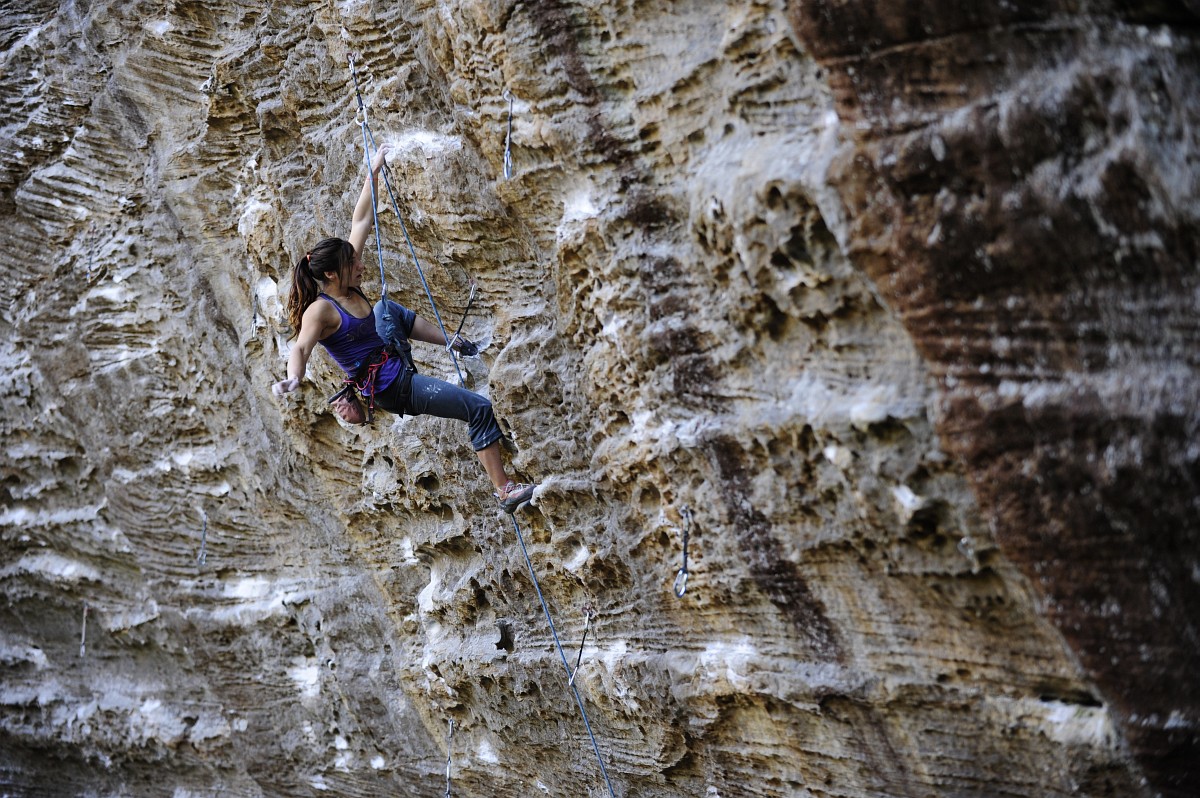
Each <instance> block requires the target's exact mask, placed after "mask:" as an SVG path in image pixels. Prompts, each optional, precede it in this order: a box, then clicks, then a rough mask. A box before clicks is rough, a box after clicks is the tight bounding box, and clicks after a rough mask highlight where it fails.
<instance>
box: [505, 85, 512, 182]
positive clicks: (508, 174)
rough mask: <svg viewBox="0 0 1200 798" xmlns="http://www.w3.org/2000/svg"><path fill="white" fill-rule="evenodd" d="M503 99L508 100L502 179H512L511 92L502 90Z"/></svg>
mask: <svg viewBox="0 0 1200 798" xmlns="http://www.w3.org/2000/svg"><path fill="white" fill-rule="evenodd" d="M504 99H506V100H508V133H507V134H505V136H504V179H505V180H511V179H512V106H513V98H512V92H510V91H509V90H508V89H505V90H504Z"/></svg>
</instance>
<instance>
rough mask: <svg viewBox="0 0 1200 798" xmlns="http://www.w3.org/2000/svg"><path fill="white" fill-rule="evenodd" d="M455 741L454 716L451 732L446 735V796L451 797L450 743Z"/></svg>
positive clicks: (451, 722) (451, 721)
mask: <svg viewBox="0 0 1200 798" xmlns="http://www.w3.org/2000/svg"><path fill="white" fill-rule="evenodd" d="M452 742H454V718H451V719H450V734H449V735H447V737H446V798H450V744H451V743H452Z"/></svg>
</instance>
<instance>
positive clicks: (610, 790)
mask: <svg viewBox="0 0 1200 798" xmlns="http://www.w3.org/2000/svg"><path fill="white" fill-rule="evenodd" d="M509 518H511V519H512V525H513V529H514V530H516V532H517V542H519V543H520V544H521V553H522V554H524V555H525V565H527V566H528V567H529V578H530V579H532V580H533V589H534V590H535V591H536V592H537V597H538V601H540V602H541V603H542V612H544V613H545V614H546V623H548V624H549V625H550V636H551V637H553V638H554V645H555V647H557V648H558V656H559V657H561V658H562V664H563V667H564V668H566V670H567V676H568V677H571V678H570V679H569V680H568V681H567V686H568V687H570V688H571V692H572V693H574V694H575V703H576V704H577V705H578V706H579V714H580V715H582V716H583V725H584V727H585V728H586V729H587V733H588V737H589V738H590V739H591V741H592V750H593V751H595V752H596V763H597V764H598V765H600V775H602V776H603V777H604V784H605V786H607V787H608V794H609V795H610V796H612V798H616V796H617V794H616V793H615V792H614V791H613V786H612V782H611V781H609V779H608V770H607V769H606V768H605V767H604V758H603V757H602V756H601V755H600V745H599V744H598V743H597V742H596V735H594V734H592V724H591V722H590V721H588V715H587V710H586V709H584V707H583V699H582V698H580V696H579V689H578V688H576V687H575V683H574V677H573V676H571V665H570V663H568V662H567V653H566V652H565V651H563V647H562V643H561V642H559V639H558V632H557V631H556V630H555V628H554V620H553V619H552V618H551V617H550V608H549V607H548V606H546V598H545V596H543V595H542V588H541V585H539V584H538V578H537V574H535V573H534V571H533V560H531V559H529V549H527V548H525V537H524V535H522V534H521V525H520V524H518V523H517V517H516V515H510V516H509Z"/></svg>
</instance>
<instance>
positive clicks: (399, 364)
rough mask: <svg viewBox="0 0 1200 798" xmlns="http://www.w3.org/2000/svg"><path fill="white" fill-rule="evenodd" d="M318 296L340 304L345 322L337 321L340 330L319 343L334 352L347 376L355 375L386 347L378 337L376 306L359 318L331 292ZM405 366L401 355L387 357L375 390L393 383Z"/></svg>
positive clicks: (338, 310) (377, 378)
mask: <svg viewBox="0 0 1200 798" xmlns="http://www.w3.org/2000/svg"><path fill="white" fill-rule="evenodd" d="M318 297H319V298H320V299H325V300H328V301H329V302H331V303H333V306H334V307H335V308H337V312H338V315H340V316H341V317H342V323H341V324H340V325H338V328H337V332H334V333H332V334H330V335H328V336H326V337H325V338H322V339H321V341H320V343H321V345H322V346H324V347H325V349H326V351H328V352H329V354H330V355H332V356H333V359H334V361H336V362H337V364H338V365H339V366H341V367H342V371H344V372H346V376H347V377H350V378H351V379H353V378H354V376H355V375H356V374H357V373H358V370H359V369H360V368H362V367H363V366H365V365H367V362H368V359H369V358H370V357H371V355H372V353H374V352H376V351H377V350H379V349H381V348H382V347H383V339H382V338H380V337H379V333H377V332H375V309H374V308H371V312H370V313H369V314H368V315H367V317H366V318H363V319H360V318H358V317H357V316H354V315H352V314H351V313H349V312H347V311H346V309H345V308H343V307H342V306H341V305H339V304H338V303H337V300H336V299H334V298H333V297H331V296H329V295H328V294H324V293H322V294H318ZM364 299H365V297H364ZM402 368H404V363H403V361H402V360H401V359H400V358H398V357H392V358H388V360H387V362H386V363H384V364H383V366H382V367H381V368H380V369H379V374H378V375H377V376H376V377H375V390H374V391H373V393H379V392H380V391H382V390H384V389H385V388H387V387H388V386H389V385H391V384H392V382H393V381H394V380H395V379H396V375H397V374H399V373H400V370H401V369H402Z"/></svg>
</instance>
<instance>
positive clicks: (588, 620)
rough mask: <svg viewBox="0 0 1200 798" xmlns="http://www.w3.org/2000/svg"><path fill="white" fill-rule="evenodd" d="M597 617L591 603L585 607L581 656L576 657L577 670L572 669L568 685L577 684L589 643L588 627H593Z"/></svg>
mask: <svg viewBox="0 0 1200 798" xmlns="http://www.w3.org/2000/svg"><path fill="white" fill-rule="evenodd" d="M595 617H596V610H594V609H593V608H592V605H591V604H589V605H587V606H586V607H584V608H583V639H582V640H580V641H579V656H578V657H576V658H575V670H573V671H571V678H570V679H567V685H569V686H570V685H574V684H575V676H576V674H578V673H579V666H580V665H581V664H583V647H584V646H585V645H586V644H587V635H588V629H590V628H592V619H593V618H595Z"/></svg>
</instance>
